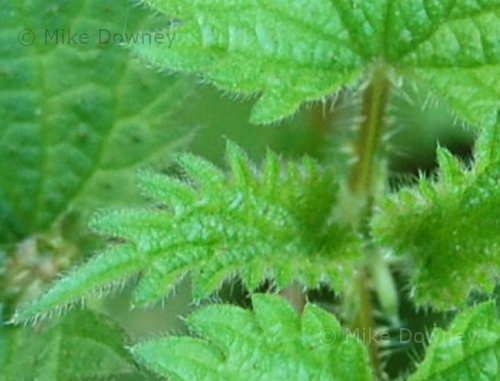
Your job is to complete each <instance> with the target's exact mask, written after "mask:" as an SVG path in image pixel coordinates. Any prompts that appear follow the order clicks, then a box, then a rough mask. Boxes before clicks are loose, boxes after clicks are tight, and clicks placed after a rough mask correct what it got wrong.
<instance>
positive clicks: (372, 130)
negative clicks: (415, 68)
mask: <svg viewBox="0 0 500 381" xmlns="http://www.w3.org/2000/svg"><path fill="white" fill-rule="evenodd" d="M390 87H391V84H390V82H389V80H388V78H387V75H386V73H385V71H384V69H383V68H382V67H377V68H376V69H375V70H374V72H373V78H372V81H371V83H370V84H369V85H368V87H367V89H366V90H365V93H364V94H363V109H362V113H363V122H362V124H361V129H360V135H359V140H358V142H357V144H356V147H355V154H356V158H357V162H356V164H355V166H354V168H353V171H352V173H351V177H350V179H349V187H350V190H351V192H352V193H353V194H355V195H359V196H364V197H366V198H367V199H370V198H372V196H373V185H374V184H373V177H374V172H375V161H376V154H377V151H378V146H379V143H380V140H381V136H382V130H383V126H384V122H385V114H386V109H387V103H388V100H389V91H390Z"/></svg>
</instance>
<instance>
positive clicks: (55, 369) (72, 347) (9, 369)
mask: <svg viewBox="0 0 500 381" xmlns="http://www.w3.org/2000/svg"><path fill="white" fill-rule="evenodd" d="M2 324H3V322H2ZM126 344H127V339H126V337H125V334H124V332H123V331H122V330H121V329H120V328H119V327H118V326H117V325H116V324H115V323H114V322H112V321H111V320H110V319H109V318H106V317H104V316H101V315H97V314H95V313H93V312H90V311H76V312H72V313H71V314H69V315H68V316H66V317H65V318H64V319H62V320H59V321H55V322H54V323H52V324H51V326H50V327H49V328H47V329H43V330H41V331H40V329H38V328H37V329H33V328H21V327H12V326H10V327H6V326H3V327H0V369H1V370H2V371H1V372H0V381H33V380H37V381H74V380H98V379H99V380H100V379H104V378H105V379H110V377H115V376H120V375H121V376H124V375H126V374H131V373H135V372H136V371H137V370H136V367H135V365H134V361H133V359H132V358H131V356H130V354H129V353H128V351H127V350H126V349H125V347H124V346H125V345H126ZM113 379H114V378H113Z"/></svg>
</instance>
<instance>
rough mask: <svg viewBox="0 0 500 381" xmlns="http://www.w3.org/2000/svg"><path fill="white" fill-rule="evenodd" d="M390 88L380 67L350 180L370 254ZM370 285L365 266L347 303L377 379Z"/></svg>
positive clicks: (367, 97) (366, 98)
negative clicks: (373, 213)
mask: <svg viewBox="0 0 500 381" xmlns="http://www.w3.org/2000/svg"><path fill="white" fill-rule="evenodd" d="M390 87H391V84H390V82H389V79H388V78H387V74H386V72H385V70H384V69H383V67H382V66H377V67H376V68H375V69H374V71H373V75H372V79H371V82H370V84H369V85H368V87H367V88H366V90H365V92H364V94H363V104H362V116H363V121H362V123H361V126H360V131H359V139H358V141H357V142H356V145H355V155H356V159H357V161H356V164H355V165H354V168H353V169H352V172H351V175H350V177H349V190H350V192H351V195H352V197H353V199H354V203H353V204H352V205H351V206H352V207H354V208H355V209H356V210H355V211H354V213H353V216H354V219H353V223H354V224H355V225H356V226H357V228H358V229H359V231H360V232H361V233H362V234H363V235H364V237H365V239H366V241H367V247H366V250H367V252H368V253H373V251H374V248H373V247H372V246H371V244H370V232H369V220H370V216H371V214H372V209H373V199H374V197H375V189H376V183H375V180H377V181H378V179H377V178H376V175H377V173H378V169H379V166H378V162H377V156H378V151H379V145H380V141H381V137H382V131H383V127H384V124H385V116H386V111H387V104H388V100H389V92H390ZM367 257H368V256H367ZM370 283H371V271H370V266H368V263H365V264H363V266H362V268H361V269H360V271H359V274H358V277H357V279H356V281H355V282H354V284H353V290H352V294H351V295H350V297H352V298H353V300H350V301H348V302H349V303H350V304H351V306H352V308H351V316H350V323H351V329H352V330H353V331H354V332H357V333H358V334H359V335H360V337H361V339H363V340H364V341H365V343H366V344H367V346H368V348H369V352H370V358H371V362H372V366H373V369H374V371H375V374H376V376H377V377H378V378H382V369H381V364H380V359H379V356H378V346H377V340H376V337H375V321H374V317H373V300H372V294H371V289H370ZM348 297H349V296H348Z"/></svg>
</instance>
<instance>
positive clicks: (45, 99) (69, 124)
mask: <svg viewBox="0 0 500 381" xmlns="http://www.w3.org/2000/svg"><path fill="white" fill-rule="evenodd" d="M0 20H2V23H1V26H0V57H1V58H0V120H1V125H0V137H1V138H0V230H1V231H2V232H1V233H0V241H3V240H5V239H7V238H10V237H14V238H17V239H19V238H21V237H23V236H26V235H28V234H30V233H33V232H39V231H41V230H45V229H47V228H48V227H49V225H50V224H51V223H52V222H53V221H54V220H55V219H56V218H57V217H58V216H60V215H61V214H62V213H64V212H65V211H67V210H68V208H70V207H71V206H72V205H74V204H75V203H77V202H78V201H81V200H82V199H86V200H87V201H88V200H89V199H90V198H89V197H86V196H87V195H89V194H92V195H94V196H95V194H96V193H95V192H96V191H97V192H99V195H100V196H99V197H101V198H103V199H104V198H106V197H107V196H106V195H107V194H109V193H112V194H113V197H114V198H115V199H116V198H117V197H118V196H119V194H120V192H121V191H123V188H125V187H126V185H127V183H126V181H125V182H123V181H122V180H124V177H123V173H125V171H126V170H127V169H130V168H132V167H134V166H137V165H139V164H141V163H145V162H147V161H150V160H152V159H153V158H155V157H156V156H157V155H159V154H162V153H164V152H165V151H168V150H170V149H171V148H172V145H173V144H175V143H178V142H179V139H180V138H181V137H182V136H184V135H185V131H183V129H179V128H175V129H173V128H172V118H173V112H174V111H175V110H176V107H177V106H178V104H179V101H180V100H182V99H183V98H185V95H186V94H187V93H188V86H187V84H186V83H185V82H184V81H181V80H178V79H177V78H174V77H170V78H169V77H167V76H166V75H163V74H159V73H155V72H152V71H149V70H147V69H145V68H144V67H143V66H142V64H141V63H140V62H137V61H136V60H134V59H133V58H132V57H131V56H130V54H129V52H128V51H127V50H126V49H125V48H124V47H122V46H119V44H117V43H110V44H104V43H103V42H104V41H105V40H106V39H107V34H109V32H112V33H114V34H117V35H118V36H123V35H124V33H128V34H132V33H138V31H140V30H142V29H147V28H150V27H152V26H154V25H157V24H158V23H159V22H160V21H161V18H155V17H153V16H151V15H150V13H149V12H147V11H145V10H144V9H141V8H138V7H137V6H135V5H134V4H133V3H132V2H130V1H128V0H119V1H116V0H113V1H111V0H106V1H102V0H99V1H98V0H91V1H84V0H75V1H71V2H68V1H63V0H56V1H50V2H49V1H45V0H34V1H27V0H13V1H8V2H4V4H3V5H2V7H1V9H0ZM103 31H106V32H103ZM69 33H71V34H72V35H77V36H82V35H83V34H84V33H86V34H87V37H88V42H86V43H81V44H75V43H70V42H69V37H68V34H69ZM23 38H24V40H23ZM56 39H57V41H56ZM23 42H24V45H23ZM31 42H33V43H31ZM108 198H109V200H111V197H108ZM98 201H99V199H98V198H97V197H94V198H93V203H94V204H95V203H97V202H98Z"/></svg>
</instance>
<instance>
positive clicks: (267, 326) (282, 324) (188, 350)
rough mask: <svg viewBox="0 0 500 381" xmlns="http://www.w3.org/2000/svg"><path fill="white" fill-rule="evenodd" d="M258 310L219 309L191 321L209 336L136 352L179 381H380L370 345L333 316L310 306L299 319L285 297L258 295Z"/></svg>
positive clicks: (153, 344)
mask: <svg viewBox="0 0 500 381" xmlns="http://www.w3.org/2000/svg"><path fill="white" fill-rule="evenodd" d="M253 306H254V311H253V312H252V311H248V310H244V309H242V308H239V307H234V306H224V305H213V306H209V307H205V308H202V309H200V310H198V311H196V312H195V313H193V314H192V315H191V316H189V317H188V319H187V323H188V325H189V327H190V328H191V329H192V331H193V333H195V334H196V335H198V336H200V337H201V338H192V337H166V338H162V339H155V340H151V341H149V342H145V343H142V344H138V345H136V346H134V347H133V348H132V353H133V354H134V356H135V357H136V358H137V359H138V360H139V361H141V362H143V363H144V364H145V365H146V366H147V367H149V368H150V369H151V370H153V371H155V372H156V373H158V374H159V375H163V376H165V377H170V378H171V379H172V380H176V381H202V380H204V381H219V380H228V381H239V380H241V381H243V380H259V381H275V380H289V381H299V380H301V381H304V380H310V381H312V380H318V381H319V380H321V381H334V380H356V381H368V380H371V379H372V376H371V372H370V367H369V360H368V355H367V352H366V349H365V347H364V345H363V344H362V343H361V342H360V341H359V340H358V339H357V338H355V337H354V336H352V335H348V334H346V333H345V332H343V330H342V328H341V327H340V324H339V323H338V322H337V320H336V319H335V318H334V317H333V315H331V314H330V313H328V312H326V311H324V310H322V309H321V308H319V307H316V306H314V305H312V304H308V305H307V306H306V307H305V310H304V313H303V315H302V316H301V317H300V318H299V317H298V316H297V314H296V312H295V311H294V309H293V308H292V307H291V306H290V305H289V304H288V302H286V301H285V300H284V299H282V298H279V297H277V296H271V295H259V294H256V295H254V296H253Z"/></svg>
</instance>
